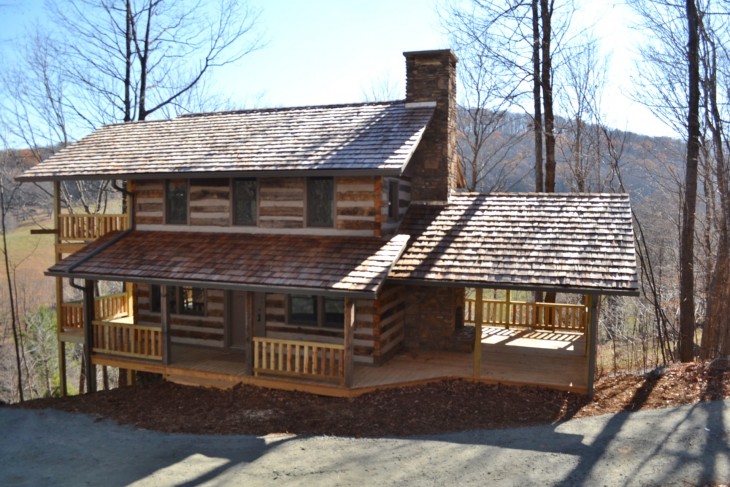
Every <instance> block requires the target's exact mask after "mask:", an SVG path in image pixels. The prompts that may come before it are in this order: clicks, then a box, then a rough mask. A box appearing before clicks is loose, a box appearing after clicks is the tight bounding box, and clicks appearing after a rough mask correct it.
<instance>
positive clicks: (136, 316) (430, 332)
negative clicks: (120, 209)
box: [21, 50, 638, 397]
mask: <svg viewBox="0 0 730 487" xmlns="http://www.w3.org/2000/svg"><path fill="white" fill-rule="evenodd" d="M404 56H405V60H406V96H405V99H404V100H398V101H392V102H382V103H356V104H347V105H329V106H305V107H292V108H276V109H254V110H242V111H230V112H216V113H202V114H194V115H185V116H180V117H177V118H174V119H171V120H156V121H143V122H131V123H124V124H116V125H109V126H105V127H102V128H100V129H98V130H97V131H95V132H93V133H92V134H91V135H89V136H87V137H85V138H83V139H81V140H80V141H78V142H77V143H75V144H73V145H71V146H69V147H67V148H65V149H63V150H61V151H60V152H58V153H57V154H55V155H54V156H52V157H50V158H49V159H47V160H46V161H44V162H42V163H40V164H38V165H37V166H36V167H34V168H32V169H30V170H28V171H27V172H26V173H25V174H24V175H23V176H22V178H21V179H22V180H25V181H52V182H53V184H54V188H55V230H54V233H55V239H56V263H55V264H54V265H53V266H52V267H51V268H50V269H48V271H47V275H48V276H52V277H53V278H55V279H56V291H57V299H56V301H57V302H56V312H57V318H58V339H59V357H60V359H61V360H60V364H61V365H60V367H61V377H62V387H63V390H64V392H65V390H66V370H65V367H66V365H65V356H66V352H65V347H66V344H67V343H82V344H83V345H84V350H85V352H84V354H85V364H86V365H85V366H86V371H87V373H86V381H87V390H88V391H94V390H95V388H96V382H95V381H96V379H95V378H96V375H97V373H96V367H98V366H109V367H118V368H119V369H120V370H123V371H127V372H125V373H129V374H130V379H131V378H132V377H134V372H147V373H153V374H159V375H161V376H162V377H164V378H165V379H167V380H171V381H176V382H180V383H185V384H195V385H204V386H216V387H228V386H232V385H234V384H237V383H248V384H256V385H260V386H265V387H273V388H281V389H289V390H304V391H310V392H314V393H318V394H327V395H332V396H343V397H344V396H353V395H357V394H361V393H363V392H367V391H371V390H374V389H378V388H382V387H397V386H403V385H408V384H416V383H423V382H427V381H435V380H442V379H444V378H452V377H461V378H465V379H469V380H476V381H483V382H490V383H506V384H537V385H543V386H546V387H553V388H559V389H566V390H573V391H577V392H580V393H587V394H591V393H592V388H593V378H594V368H595V356H596V335H597V319H598V310H599V303H600V297H601V296H602V295H609V294H614V295H636V294H638V284H637V273H636V257H635V249H634V235H633V228H632V218H631V208H630V203H629V199H628V196H627V195H625V194H572V193H559V194H546V193H541V194H537V193H504V194H478V193H467V192H463V191H462V190H460V188H459V186H460V184H459V183H460V180H461V179H462V178H461V177H460V174H461V173H460V169H459V161H458V157H457V151H456V144H457V133H456V112H457V111H456V108H457V106H456V65H457V58H456V57H455V56H454V54H453V53H452V52H451V51H450V50H435V51H419V52H406V53H404ZM74 179H77V180H78V179H95V180H114V181H124V182H126V185H125V186H117V188H118V189H119V190H120V191H123V193H124V195H125V198H126V201H127V208H128V209H127V211H126V212H125V213H124V214H115V215H109V214H97V215H89V214H78V213H72V212H69V210H68V209H67V208H62V205H61V201H60V192H59V185H60V182H61V181H64V180H74ZM100 281H112V282H117V283H121V285H120V289H122V292H119V293H116V294H111V295H98V294H99V293H98V291H96V289H98V286H95V284H96V283H98V282H100ZM68 285H72V286H75V287H77V288H78V289H81V290H82V291H83V299H82V300H80V301H71V300H67V299H66V298H65V297H64V288H66V287H68ZM543 293H560V294H559V296H561V297H564V298H565V299H563V300H562V301H564V302H558V303H553V302H541V300H540V296H542V295H543Z"/></svg>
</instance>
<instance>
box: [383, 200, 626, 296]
mask: <svg viewBox="0 0 730 487" xmlns="http://www.w3.org/2000/svg"><path fill="white" fill-rule="evenodd" d="M408 211H409V213H408V215H407V216H406V220H405V221H404V223H403V225H402V226H401V229H400V230H401V232H402V233H409V234H411V235H412V236H413V237H412V239H411V243H410V245H409V246H408V248H407V249H406V251H405V252H404V254H403V256H402V257H401V258H400V259H399V260H398V262H397V263H396V264H395V266H394V267H393V269H392V270H391V271H390V274H389V276H388V278H389V279H391V280H393V281H396V282H397V281H398V280H408V281H422V282H426V283H428V282H434V283H439V284H448V283H451V284H452V285H459V284H460V285H467V286H483V287H492V288H512V289H536V288H549V289H553V290H558V291H559V290H565V291H566V292H569V291H604V292H611V293H618V294H638V282H637V275H636V255H635V250H634V234H633V227H632V218H631V208H630V205H629V198H628V196H627V195H618V194H556V193H553V194H546V193H540V194H524V193H512V194H491V195H486V194H457V195H456V196H452V198H451V199H450V200H449V203H448V204H447V205H446V206H441V207H434V206H417V205H412V206H411V208H410V209H409V210H408Z"/></svg>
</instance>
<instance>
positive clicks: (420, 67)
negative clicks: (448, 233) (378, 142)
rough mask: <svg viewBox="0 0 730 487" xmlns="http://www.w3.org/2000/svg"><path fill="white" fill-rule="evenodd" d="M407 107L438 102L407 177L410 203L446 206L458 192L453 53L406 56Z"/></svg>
mask: <svg viewBox="0 0 730 487" xmlns="http://www.w3.org/2000/svg"><path fill="white" fill-rule="evenodd" d="M403 55H404V56H405V58H406V106H408V104H409V103H423V102H436V111H435V113H434V115H433V119H431V123H430V124H429V125H428V127H427V128H426V131H425V132H424V134H423V139H422V140H421V143H420V144H419V145H418V148H417V149H416V151H415V153H414V154H413V157H412V159H411V161H410V163H409V164H408V168H407V169H406V173H405V175H406V176H408V177H410V178H411V202H413V203H416V202H436V201H440V202H445V201H447V200H448V196H449V192H450V191H451V190H453V189H456V185H457V180H458V175H459V174H460V171H459V167H458V158H457V153H456V63H457V62H458V59H457V58H456V56H455V55H454V53H453V52H451V50H450V49H442V50H437V51H415V52H404V53H403Z"/></svg>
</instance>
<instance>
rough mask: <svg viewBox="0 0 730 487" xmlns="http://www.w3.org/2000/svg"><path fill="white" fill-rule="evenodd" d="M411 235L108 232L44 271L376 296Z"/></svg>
mask: <svg viewBox="0 0 730 487" xmlns="http://www.w3.org/2000/svg"><path fill="white" fill-rule="evenodd" d="M407 241H408V236H407V235H397V236H395V237H393V238H391V239H390V240H381V239H378V238H367V237H359V238H358V237H356V238H353V237H312V236H300V235H251V234H240V233H202V232H168V231H165V232H161V231H137V230H135V231H131V232H123V233H112V234H109V235H107V236H105V237H103V238H101V239H99V240H97V241H95V242H94V243H92V244H90V245H88V246H86V247H84V248H83V249H82V250H80V251H78V252H76V253H75V254H73V255H71V256H69V257H67V258H65V259H63V260H62V261H61V262H59V263H57V264H56V265H54V266H53V267H51V268H50V269H49V270H48V271H47V273H46V274H47V275H51V276H61V277H69V278H80V279H92V280H117V281H128V282H148V283H154V284H165V285H189V286H200V287H215V288H222V289H241V290H249V291H261V292H286V293H306V294H319V295H330V294H332V295H348V296H352V297H362V298H374V297H375V296H376V294H377V292H378V289H379V288H380V286H381V285H382V284H383V282H384V280H385V277H386V275H387V273H388V271H389V270H390V268H391V266H392V265H393V262H395V260H396V259H397V258H398V257H399V256H400V254H401V253H402V252H403V250H404V248H405V245H406V243H407Z"/></svg>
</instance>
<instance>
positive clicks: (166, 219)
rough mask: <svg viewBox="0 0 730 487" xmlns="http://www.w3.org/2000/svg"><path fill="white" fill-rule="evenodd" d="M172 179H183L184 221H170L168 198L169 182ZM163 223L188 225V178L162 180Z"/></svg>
mask: <svg viewBox="0 0 730 487" xmlns="http://www.w3.org/2000/svg"><path fill="white" fill-rule="evenodd" d="M172 181H183V182H184V183H185V221H184V222H171V221H170V206H171V205H170V199H169V198H168V195H169V192H170V183H171V182H172ZM163 193H164V194H163V197H164V205H163V206H164V215H163V216H164V224H165V225H189V224H190V180H189V179H165V182H164V191H163Z"/></svg>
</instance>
